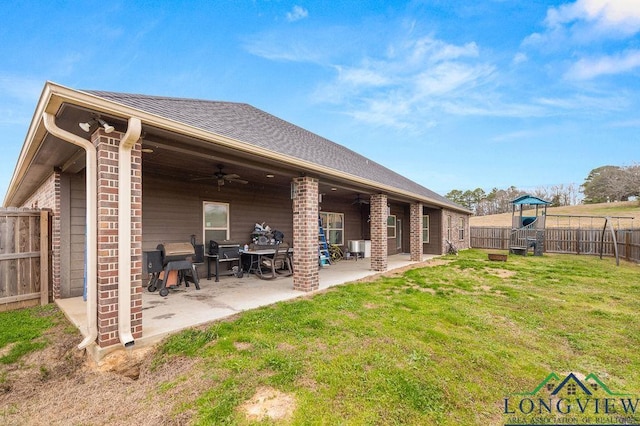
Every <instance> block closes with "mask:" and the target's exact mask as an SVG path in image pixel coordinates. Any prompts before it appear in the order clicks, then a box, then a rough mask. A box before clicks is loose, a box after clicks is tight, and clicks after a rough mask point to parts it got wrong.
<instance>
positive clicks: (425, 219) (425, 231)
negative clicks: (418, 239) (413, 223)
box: [422, 214, 429, 244]
mask: <svg viewBox="0 0 640 426" xmlns="http://www.w3.org/2000/svg"><path fill="white" fill-rule="evenodd" d="M428 242H429V215H428V214H425V215H423V216H422V243H423V244H427V243H428Z"/></svg>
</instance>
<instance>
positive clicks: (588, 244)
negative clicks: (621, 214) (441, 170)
mask: <svg viewBox="0 0 640 426" xmlns="http://www.w3.org/2000/svg"><path fill="white" fill-rule="evenodd" d="M615 233H616V241H617V243H618V254H619V256H620V259H625V260H628V261H631V262H640V229H616V230H615ZM510 235H511V228H508V227H479V226H472V227H471V247H473V248H483V249H495V250H509V238H510ZM601 241H602V242H601ZM601 245H602V252H603V255H604V256H615V250H614V246H613V236H612V235H611V232H609V230H607V231H606V232H605V234H604V240H602V228H600V229H584V228H547V229H546V230H545V242H544V251H546V252H549V253H571V254H593V255H598V256H599V255H600V248H601Z"/></svg>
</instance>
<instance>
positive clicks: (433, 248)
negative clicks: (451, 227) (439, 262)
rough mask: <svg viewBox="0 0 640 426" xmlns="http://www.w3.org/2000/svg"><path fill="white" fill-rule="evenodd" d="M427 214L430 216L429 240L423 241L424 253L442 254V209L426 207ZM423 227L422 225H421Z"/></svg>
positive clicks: (425, 212)
mask: <svg viewBox="0 0 640 426" xmlns="http://www.w3.org/2000/svg"><path fill="white" fill-rule="evenodd" d="M423 214H425V215H428V216H429V241H423V247H424V253H426V254H442V253H443V251H442V247H443V241H444V238H443V236H442V235H443V234H442V210H441V209H435V208H430V207H425V208H424V213H423ZM420 227H421V228H422V225H421V226H420Z"/></svg>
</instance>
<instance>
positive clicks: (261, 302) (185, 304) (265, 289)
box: [56, 254, 436, 360]
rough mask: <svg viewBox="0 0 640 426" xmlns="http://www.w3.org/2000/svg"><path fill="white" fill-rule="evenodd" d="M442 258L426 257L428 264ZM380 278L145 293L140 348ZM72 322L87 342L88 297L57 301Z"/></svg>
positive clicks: (329, 273)
mask: <svg viewBox="0 0 640 426" xmlns="http://www.w3.org/2000/svg"><path fill="white" fill-rule="evenodd" d="M433 257H436V256H430V255H425V256H424V257H423V261H425V260H428V259H431V258H433ZM415 263H418V262H412V261H410V260H409V255H405V254H400V255H395V256H389V259H388V270H387V271H386V272H387V273H388V272H391V271H393V270H395V269H398V268H403V267H406V266H409V265H411V264H415ZM376 274H379V272H376V271H372V270H371V262H370V260H369V259H360V260H357V261H356V260H343V261H341V262H338V263H335V264H332V265H328V266H325V267H323V268H321V269H320V288H319V289H318V290H317V291H316V292H307V293H305V292H301V291H296V290H293V278H292V277H279V278H276V279H274V280H261V279H259V278H257V277H256V276H255V275H249V274H246V275H244V276H243V277H242V278H236V277H235V276H228V277H221V278H220V281H219V282H215V281H214V280H207V279H201V280H200V290H196V288H195V286H194V285H193V284H191V285H190V286H189V287H185V286H184V285H181V286H179V287H177V288H176V289H170V291H169V295H168V296H167V297H162V296H160V295H159V294H158V292H154V293H150V292H148V291H146V290H143V294H142V330H143V336H142V338H140V339H137V340H136V342H135V345H134V348H141V347H147V346H150V345H153V344H155V343H157V342H159V341H160V340H162V339H163V338H165V337H166V336H168V335H170V334H173V333H176V332H178V331H180V330H183V329H186V328H189V327H195V326H198V325H202V324H206V323H208V322H211V321H215V320H219V319H223V318H227V317H230V316H232V315H235V314H237V313H239V312H242V311H246V310H249V309H255V308H258V307H261V306H265V305H270V304H273V303H276V302H280V301H284V300H291V299H295V298H297V297H302V296H309V295H312V294H314V293H317V292H319V291H322V290H326V289H327V288H330V287H333V286H336V285H341V284H344V283H347V282H352V281H356V280H359V279H362V278H366V277H368V276H372V275H376ZM56 303H57V304H58V306H59V307H60V308H61V309H62V311H63V312H64V313H65V315H66V316H67V318H68V319H69V320H70V321H71V322H72V323H73V324H74V325H75V326H76V327H78V329H79V330H80V332H81V333H82V335H83V336H86V335H88V332H87V326H86V323H87V313H86V302H84V301H83V299H82V297H74V298H69V299H59V300H56ZM92 346H93V347H92V348H91V349H90V352H91V353H92V354H93V356H94V358H95V359H96V360H100V359H101V358H102V357H104V356H105V355H106V354H107V353H109V352H110V351H112V350H114V349H121V348H120V347H119V346H118V347H116V348H107V349H101V348H98V347H97V345H95V344H93V345H92Z"/></svg>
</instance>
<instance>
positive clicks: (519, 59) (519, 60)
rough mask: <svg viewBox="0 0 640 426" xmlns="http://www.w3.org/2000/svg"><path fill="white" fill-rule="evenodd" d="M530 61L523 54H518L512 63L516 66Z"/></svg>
mask: <svg viewBox="0 0 640 426" xmlns="http://www.w3.org/2000/svg"><path fill="white" fill-rule="evenodd" d="M528 60H529V57H528V56H527V55H526V54H525V53H522V52H518V53H516V54H515V56H514V57H513V60H512V61H511V62H512V63H513V64H514V65H519V64H522V63H525V62H527V61H528Z"/></svg>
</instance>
